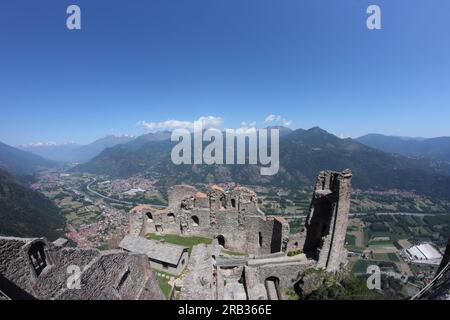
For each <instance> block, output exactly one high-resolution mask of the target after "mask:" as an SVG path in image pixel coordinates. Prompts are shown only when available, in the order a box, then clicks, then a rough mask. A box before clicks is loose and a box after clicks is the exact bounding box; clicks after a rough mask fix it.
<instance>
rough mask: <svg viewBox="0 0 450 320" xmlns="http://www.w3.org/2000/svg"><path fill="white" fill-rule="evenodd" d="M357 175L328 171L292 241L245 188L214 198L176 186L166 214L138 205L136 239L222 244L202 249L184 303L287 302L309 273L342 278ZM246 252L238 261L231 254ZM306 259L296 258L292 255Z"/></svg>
mask: <svg viewBox="0 0 450 320" xmlns="http://www.w3.org/2000/svg"><path fill="white" fill-rule="evenodd" d="M351 180H352V173H351V171H350V170H346V171H343V172H334V171H323V172H321V173H320V174H319V176H318V178H317V182H316V185H315V190H314V193H313V197H312V201H311V205H310V209H309V212H308V215H307V219H306V222H305V225H304V228H303V229H302V231H301V232H300V233H298V234H290V232H289V224H288V223H287V222H286V221H285V220H284V219H283V218H282V217H276V216H266V215H265V214H264V212H262V211H261V210H260V209H259V208H258V200H257V196H256V194H255V193H254V192H253V191H251V190H249V189H248V188H244V187H236V188H234V189H233V190H229V191H224V190H223V189H222V188H220V187H218V186H212V187H210V190H209V191H208V192H207V193H203V192H198V190H196V189H195V188H194V187H192V186H187V185H181V186H174V187H172V188H171V189H170V190H169V192H168V194H169V205H168V207H167V208H166V209H155V208H152V207H150V206H138V207H136V208H134V209H133V210H132V211H131V212H130V233H132V234H135V235H141V236H144V235H145V234H147V233H161V234H165V233H169V234H178V235H186V236H188V235H203V236H207V237H212V238H214V239H216V241H215V242H214V243H213V244H212V245H210V246H207V245H199V246H195V247H194V248H193V251H192V255H191V258H190V261H189V264H188V267H187V269H188V272H187V275H186V276H185V277H184V278H183V280H182V282H183V286H182V289H181V299H195V298H196V297H201V298H202V299H242V298H247V299H251V300H260V299H263V300H264V299H281V298H282V294H281V289H286V288H293V287H294V285H295V284H296V282H297V278H298V275H299V274H301V273H302V272H304V271H306V270H307V269H309V268H321V269H325V270H327V271H328V272H331V273H336V272H338V271H339V270H340V269H341V268H342V266H343V265H345V264H346V261H347V260H346V256H347V252H346V250H345V236H346V231H347V224H348V213H349V209H350V196H351ZM224 248H225V249H229V250H232V251H240V252H244V253H247V254H248V257H245V258H243V257H236V256H233V255H230V254H229V253H227V251H224V250H223V249H224ZM294 249H295V250H300V253H299V254H296V255H293V256H289V255H287V253H288V252H289V251H291V250H294Z"/></svg>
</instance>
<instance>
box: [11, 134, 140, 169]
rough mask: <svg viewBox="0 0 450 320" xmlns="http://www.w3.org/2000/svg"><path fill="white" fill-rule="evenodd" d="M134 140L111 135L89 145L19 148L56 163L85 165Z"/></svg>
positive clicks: (66, 144)
mask: <svg viewBox="0 0 450 320" xmlns="http://www.w3.org/2000/svg"><path fill="white" fill-rule="evenodd" d="M132 140H134V137H130V136H114V135H109V136H106V137H104V138H101V139H98V140H96V141H94V142H92V143H90V144H87V145H79V144H76V143H62V144H54V143H34V144H29V145H23V146H19V148H20V149H21V150H23V151H27V152H31V153H33V154H36V155H38V156H41V157H44V158H47V159H49V160H52V161H56V162H62V163H83V162H86V161H89V160H91V159H92V158H94V157H95V156H97V155H98V154H99V153H100V152H102V151H103V150H105V149H106V148H110V147H114V146H116V145H118V144H121V143H127V142H130V141H132Z"/></svg>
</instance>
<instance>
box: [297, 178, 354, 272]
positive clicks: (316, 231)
mask: <svg viewBox="0 0 450 320" xmlns="http://www.w3.org/2000/svg"><path fill="white" fill-rule="evenodd" d="M351 180H352V173H351V171H350V170H345V171H343V172H334V171H322V172H320V174H319V176H318V178H317V182H316V186H315V190H314V194H313V199H312V201H311V206H310V210H309V213H308V216H307V219H306V223H305V232H306V235H305V243H304V246H303V251H304V252H305V254H306V255H307V257H308V258H311V259H314V260H317V267H319V268H324V269H326V270H327V271H328V272H336V271H338V270H339V268H340V267H341V264H343V263H345V261H346V255H347V252H346V250H345V248H344V245H345V236H346V231H347V225H348V213H349V209H350V196H351V190H352V189H351Z"/></svg>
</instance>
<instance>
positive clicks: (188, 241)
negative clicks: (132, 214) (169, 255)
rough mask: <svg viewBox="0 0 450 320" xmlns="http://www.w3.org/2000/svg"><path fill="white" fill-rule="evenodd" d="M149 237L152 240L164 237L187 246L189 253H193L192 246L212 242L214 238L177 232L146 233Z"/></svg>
mask: <svg viewBox="0 0 450 320" xmlns="http://www.w3.org/2000/svg"><path fill="white" fill-rule="evenodd" d="M145 237H146V238H147V239H151V240H161V239H164V241H165V242H167V243H173V244H178V245H180V246H185V247H188V248H189V255H191V251H192V247H193V246H195V245H197V244H201V243H204V244H211V243H212V241H213V239H211V238H205V237H198V236H190V237H183V236H179V235H176V234H155V233H147V234H146V235H145Z"/></svg>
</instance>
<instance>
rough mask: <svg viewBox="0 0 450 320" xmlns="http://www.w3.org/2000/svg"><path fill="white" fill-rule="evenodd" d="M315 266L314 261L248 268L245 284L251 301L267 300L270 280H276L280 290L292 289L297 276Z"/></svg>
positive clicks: (246, 268) (246, 269) (275, 263)
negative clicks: (267, 283) (267, 282)
mask: <svg viewBox="0 0 450 320" xmlns="http://www.w3.org/2000/svg"><path fill="white" fill-rule="evenodd" d="M280 259H282V258H280ZM313 266H314V262H312V261H302V262H300V261H297V262H279V263H277V262H272V263H267V264H261V265H254V266H251V265H249V266H246V267H245V282H246V288H247V294H248V298H249V300H261V299H263V300H264V299H267V291H266V285H265V283H266V281H267V280H268V279H276V280H277V282H278V284H279V289H285V288H292V287H293V286H294V284H295V281H296V279H297V275H298V274H300V273H301V272H303V271H305V270H306V269H308V268H311V267H313Z"/></svg>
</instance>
